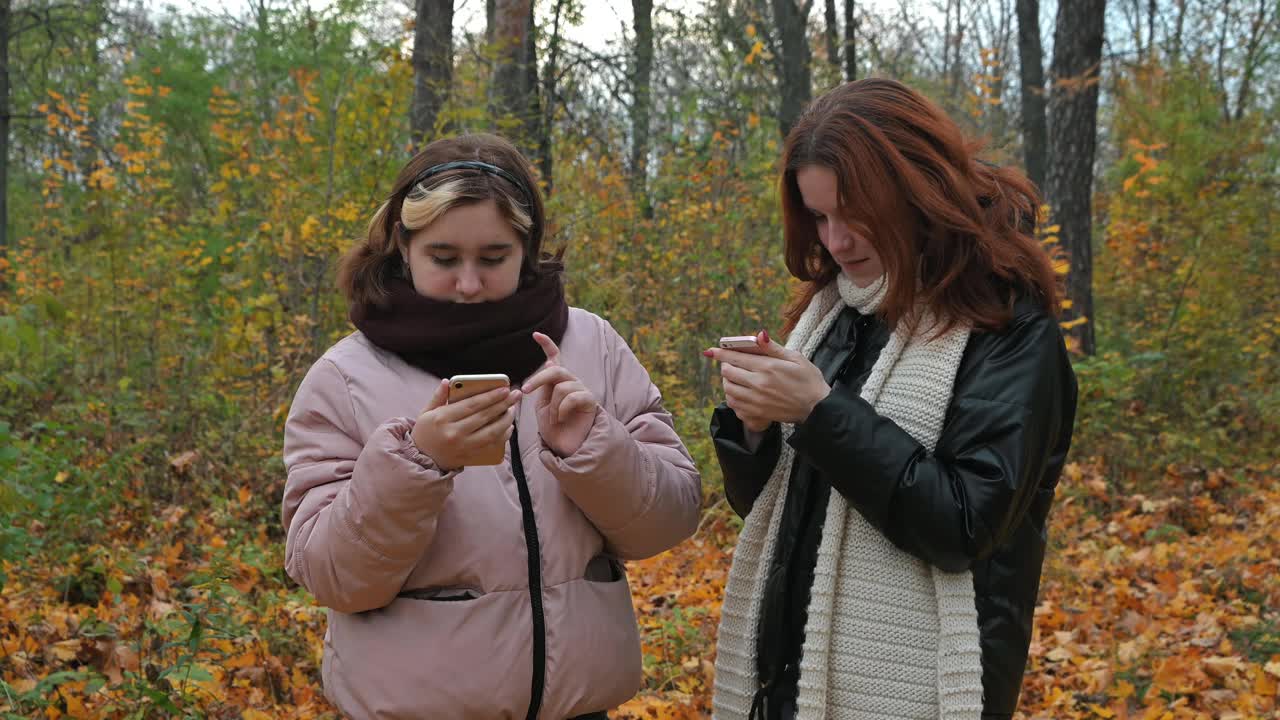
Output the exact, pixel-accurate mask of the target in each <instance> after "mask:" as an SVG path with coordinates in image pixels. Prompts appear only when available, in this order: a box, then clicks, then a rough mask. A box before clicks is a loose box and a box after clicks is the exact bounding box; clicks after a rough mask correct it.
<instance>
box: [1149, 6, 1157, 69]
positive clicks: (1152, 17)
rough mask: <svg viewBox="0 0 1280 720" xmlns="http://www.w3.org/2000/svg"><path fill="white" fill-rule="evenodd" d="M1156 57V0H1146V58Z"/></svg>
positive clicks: (1151, 59) (1152, 58) (1153, 58)
mask: <svg viewBox="0 0 1280 720" xmlns="http://www.w3.org/2000/svg"><path fill="white" fill-rule="evenodd" d="M1155 59H1156V0H1147V60H1148V61H1153V60H1155Z"/></svg>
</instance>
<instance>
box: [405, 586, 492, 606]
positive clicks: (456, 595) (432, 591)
mask: <svg viewBox="0 0 1280 720" xmlns="http://www.w3.org/2000/svg"><path fill="white" fill-rule="evenodd" d="M482 595H484V593H482V592H480V591H479V590H476V589H474V588H464V587H445V588H421V589H419V590H404V591H401V592H400V594H398V595H396V597H398V598H405V599H406V600H426V601H429V602H467V601H468V600H475V599H476V598H479V597H480V596H482Z"/></svg>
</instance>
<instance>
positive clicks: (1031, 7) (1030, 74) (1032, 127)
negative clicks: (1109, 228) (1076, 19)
mask: <svg viewBox="0 0 1280 720" xmlns="http://www.w3.org/2000/svg"><path fill="white" fill-rule="evenodd" d="M1017 11H1018V68H1019V71H1020V73H1021V85H1022V157H1023V161H1024V162H1025V164H1026V168H1027V177H1029V178H1031V182H1033V183H1035V184H1036V187H1038V188H1040V189H1041V192H1043V191H1044V168H1045V151H1046V147H1047V145H1048V140H1047V135H1048V129H1047V127H1046V125H1045V122H1046V121H1045V116H1044V110H1045V97H1044V49H1043V48H1042V47H1041V45H1040V0H1017Z"/></svg>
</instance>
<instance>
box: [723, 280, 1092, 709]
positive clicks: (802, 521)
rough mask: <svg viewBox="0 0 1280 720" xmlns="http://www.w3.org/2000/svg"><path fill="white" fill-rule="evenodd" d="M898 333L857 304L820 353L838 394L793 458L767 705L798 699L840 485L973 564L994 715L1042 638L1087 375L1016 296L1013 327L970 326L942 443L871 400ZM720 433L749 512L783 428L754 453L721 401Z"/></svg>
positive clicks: (912, 537)
mask: <svg viewBox="0 0 1280 720" xmlns="http://www.w3.org/2000/svg"><path fill="white" fill-rule="evenodd" d="M887 338H888V331H887V329H886V328H885V327H884V325H883V323H880V322H879V321H878V320H877V319H876V318H874V317H863V316H860V315H858V313H857V311H856V310H853V309H846V310H845V311H844V313H843V314H842V316H841V317H840V319H839V320H838V321H837V323H836V324H835V325H833V327H832V330H831V331H829V332H828V335H827V337H826V338H824V340H823V343H822V344H821V345H820V346H819V349H818V350H817V351H816V352H815V354H814V357H813V358H812V359H813V361H814V363H815V365H817V366H818V367H819V368H820V369H821V370H823V374H824V376H826V378H827V382H828V384H831V386H832V392H831V393H830V395H828V396H827V398H826V399H824V400H823V401H822V402H820V403H818V405H817V406H816V407H815V408H814V410H813V413H812V414H811V415H810V416H809V417H808V419H806V420H805V421H804V422H803V423H801V424H799V425H798V426H797V427H796V432H795V433H794V434H793V435H792V436H791V438H790V440H789V442H790V444H791V445H792V446H793V447H794V448H795V450H796V462H795V464H794V466H793V469H792V476H791V482H790V483H789V485H788V489H787V497H786V500H785V505H784V509H783V518H782V520H781V522H782V526H781V530H780V533H779V538H778V543H777V548H776V551H775V557H774V558H771V565H770V569H769V575H768V578H767V580H766V590H765V593H766V597H765V599H764V605H763V608H762V612H761V624H760V627H759V629H758V632H759V637H758V638H757V655H758V657H759V667H758V668H757V669H758V671H759V672H760V677H761V679H762V683H768V682H772V683H773V686H774V687H773V688H771V689H770V690H769V691H767V692H768V693H769V695H770V698H769V700H770V701H769V702H768V703H766V707H768V708H769V709H770V710H772V709H773V708H776V707H778V704H779V703H778V702H777V701H778V700H779V699H784V704H785V698H789V697H794V692H795V676H796V674H797V672H798V671H797V670H796V669H795V668H796V666H797V665H798V661H799V651H800V644H801V643H802V641H803V627H804V621H805V616H806V615H805V608H806V607H807V605H808V599H809V589H810V586H811V585H812V583H813V566H814V562H815V561H816V557H817V545H818V541H819V540H820V539H821V535H822V520H823V516H824V512H825V507H826V499H827V498H828V497H829V494H830V491H831V489H832V488H834V489H835V490H836V491H838V492H839V493H840V494H842V495H843V496H844V497H845V498H846V499H847V500H848V501H849V504H850V505H851V506H852V507H853V508H855V509H857V510H858V512H860V513H862V515H863V517H865V518H866V519H867V520H868V521H869V522H870V523H871V524H872V525H873V526H875V527H876V528H878V529H879V530H880V531H881V532H883V533H884V534H885V536H886V537H888V538H889V540H890V541H892V542H893V543H894V544H895V545H897V546H898V547H899V548H901V549H903V550H905V551H906V552H909V553H911V554H912V555H914V556H916V557H918V558H920V559H921V560H924V561H925V562H928V563H930V564H932V565H935V566H937V567H939V568H941V569H943V570H945V571H950V572H959V571H962V570H967V569H971V570H972V571H973V579H974V590H975V595H976V599H977V605H978V618H979V623H980V626H981V627H980V632H981V642H982V670H983V672H982V682H983V695H984V715H983V717H984V718H1005V717H1009V716H1010V715H1011V714H1012V713H1013V711H1014V709H1015V707H1016V706H1017V702H1018V694H1019V691H1020V689H1021V685H1022V674H1023V670H1024V668H1025V665H1026V658H1027V650H1028V648H1029V646H1030V643H1031V623H1032V617H1033V614H1034V611H1035V605H1036V593H1037V591H1038V590H1039V584H1040V570H1041V565H1042V563H1043V560H1044V553H1045V544H1046V523H1047V518H1048V514H1049V507H1050V505H1051V504H1052V502H1053V496H1054V490H1055V488H1056V486H1057V482H1058V476H1059V474H1060V473H1061V471H1062V466H1063V463H1064V462H1065V459H1066V455H1067V450H1068V448H1069V446H1070V443H1071V431H1072V424H1073V422H1074V419H1075V410H1076V380H1075V374H1074V373H1073V372H1072V369H1071V363H1070V360H1069V358H1068V356H1067V351H1066V348H1065V347H1064V345H1063V340H1062V335H1061V332H1060V331H1059V329H1058V325H1057V322H1056V321H1055V320H1054V319H1053V318H1052V317H1051V316H1049V315H1048V314H1046V313H1045V312H1043V311H1042V310H1041V309H1039V308H1038V307H1037V306H1036V305H1035V304H1034V303H1031V302H1029V301H1025V300H1024V301H1021V302H1019V303H1018V304H1017V305H1016V306H1015V308H1014V320H1013V322H1012V323H1011V324H1010V325H1009V326H1008V327H1007V328H1006V329H1005V330H1004V331H1003V332H999V333H987V332H975V333H974V334H973V335H972V336H971V337H970V339H969V343H968V345H967V347H966V349H965V353H964V357H963V359H962V360H961V363H960V367H959V370H958V371H957V374H956V381H955V387H954V393H953V398H952V401H951V406H950V407H949V408H948V410H947V419H946V423H945V424H944V426H943V429H942V434H941V436H940V437H939V439H938V444H937V447H936V449H935V451H934V452H932V453H930V452H928V451H927V450H926V449H925V448H924V447H923V446H922V445H920V443H918V442H916V441H915V439H913V438H912V437H911V436H910V435H908V434H907V433H906V432H905V431H904V430H902V429H901V428H899V427H898V426H897V425H896V424H894V423H893V422H892V421H891V420H888V419H887V418H884V417H881V416H880V415H878V414H877V413H876V412H875V410H874V409H873V408H872V407H871V406H870V405H869V404H868V403H867V402H866V401H864V400H862V399H861V397H859V392H860V391H861V389H862V385H863V383H864V382H865V380H866V377H867V375H869V374H870V371H871V368H872V366H873V365H874V364H875V359H876V358H877V357H878V356H879V353H880V350H881V348H883V347H884V344H885V342H886V341H887ZM711 429H712V435H713V437H714V439H715V445H716V452H717V455H718V457H719V460H720V466H721V469H722V470H723V472H724V484H725V495H726V496H727V498H728V500H729V503H730V505H731V506H733V508H734V510H735V511H737V512H738V514H739V515H742V516H744V517H745V516H746V514H747V513H748V512H750V510H751V507H752V505H753V503H754V502H755V499H756V496H757V495H759V493H760V490H761V489H762V488H763V487H764V483H765V482H766V481H767V480H768V478H769V475H770V474H771V473H772V471H773V468H774V465H776V464H777V459H778V453H779V450H780V442H781V440H780V435H781V433H780V431H779V428H778V426H777V424H775V425H774V426H773V427H771V428H770V429H769V431H768V432H767V433H766V434H765V438H764V440H763V442H762V443H761V444H760V445H759V447H757V448H756V450H755V452H751V451H749V450H748V449H747V447H746V444H745V442H744V437H743V428H742V424H741V422H740V421H739V420H738V418H737V416H736V415H734V413H733V411H732V410H730V409H729V408H727V407H725V406H723V405H722V406H721V407H720V408H718V409H717V410H716V411H715V413H714V416H713V418H712V422H711ZM770 706H771V707H770ZM766 715H767V716H772V715H774V713H773V712H772V711H769V712H767V713H766Z"/></svg>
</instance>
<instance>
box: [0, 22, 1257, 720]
mask: <svg viewBox="0 0 1280 720" xmlns="http://www.w3.org/2000/svg"><path fill="white" fill-rule="evenodd" d="M867 77H880V78H892V79H895V80H899V81H901V82H903V83H905V84H907V85H909V86H910V87H912V88H915V89H916V90H919V91H920V92H922V93H923V94H924V95H926V96H927V97H929V98H930V99H932V100H933V101H934V102H936V103H937V104H939V105H940V106H941V107H942V108H943V109H944V110H945V111H946V112H947V113H948V114H949V115H950V116H951V117H952V118H954V119H956V120H957V121H958V122H959V124H960V125H961V126H962V128H963V129H964V131H965V132H966V133H968V135H969V136H970V137H972V138H974V139H976V140H979V141H981V142H982V144H983V146H982V150H981V151H980V153H979V156H980V157H981V159H982V160H984V161H986V162H989V163H992V164H995V165H999V166H1010V167H1016V168H1019V169H1020V170H1022V171H1023V172H1025V173H1026V174H1027V176H1028V177H1029V178H1030V179H1031V180H1032V181H1033V182H1034V183H1035V185H1036V186H1037V187H1038V188H1039V189H1040V192H1041V193H1042V194H1043V198H1042V202H1043V204H1042V205H1041V207H1040V213H1039V218H1038V222H1037V223H1036V228H1035V234H1036V238H1037V239H1038V240H1039V242H1040V243H1042V245H1043V247H1044V248H1045V249H1046V250H1047V251H1048V253H1049V255H1050V257H1051V258H1052V260H1053V266H1054V272H1055V273H1056V274H1057V276H1058V281H1059V282H1060V284H1061V287H1062V290H1063V300H1062V302H1061V315H1060V317H1059V318H1058V322H1059V325H1060V328H1061V331H1062V334H1063V335H1064V336H1065V338H1066V343H1067V347H1068V348H1069V351H1070V355H1071V365H1072V366H1073V368H1074V372H1075V375H1076V378H1077V380H1078V383H1079V410H1078V412H1077V413H1076V416H1075V423H1074V437H1073V439H1072V442H1071V449H1070V454H1069V456H1068V458H1067V462H1066V465H1065V467H1064V469H1063V471H1062V474H1061V478H1060V481H1059V482H1058V485H1057V489H1056V493H1055V495H1054V498H1053V505H1052V509H1051V512H1050V514H1049V528H1048V533H1047V535H1048V540H1047V542H1048V546H1047V554H1046V559H1045V562H1044V569H1043V574H1042V576H1041V581H1040V585H1039V593H1038V596H1037V599H1036V604H1035V611H1034V631H1033V635H1032V638H1031V645H1030V654H1029V658H1028V660H1027V663H1026V672H1025V675H1024V676H1023V680H1022V690H1021V698H1020V700H1019V703H1018V711H1017V713H1016V714H1015V715H1014V717H1016V718H1025V719H1032V718H1035V719H1055V720H1057V719H1067V718H1133V719H1138V718H1142V719H1144V720H1174V719H1183V718H1186V719H1192V718H1196V719H1201V718H1204V719H1208V718H1223V719H1227V718H1236V719H1240V720H1245V719H1252V718H1275V717H1280V453H1278V452H1277V448H1280V80H1278V79H1277V78H1280V4H1277V3H1276V2H1275V1H1274V0H1146V1H1145V2H1140V1H1139V0H1110V1H1109V2H1108V0H1058V2H1052V1H1051V0H1046V1H1045V2H1040V0H900V1H898V2H894V1H891V0H840V1H839V2H837V1H836V0H825V2H815V1H814V0H769V1H766V0H670V1H667V0H657V1H656V2H655V1H654V0H631V1H630V2H629V3H628V2H625V1H624V0H599V1H598V2H597V0H536V1H535V0H487V2H484V3H481V2H479V0H457V1H456V2H455V0H417V2H416V5H415V3H412V2H406V1H405V0H310V2H308V1H307V0H241V2H237V3H231V4H226V3H213V2H208V3H186V4H179V5H178V6H176V7H175V6H166V5H163V4H162V3H159V2H146V1H144V0H137V1H136V2H126V1H124V0H82V1H80V2H71V1H67V0H0V188H2V190H0V717H3V718H47V719H49V720H54V719H56V718H63V717H67V718H130V719H143V718H178V717H183V718H187V717H190V718H205V717H207V718H227V719H231V718H244V719H245V720H266V719H268V718H338V717H341V715H340V714H339V712H338V711H337V709H336V708H335V707H334V706H333V705H332V704H331V703H330V702H329V701H328V700H326V697H325V694H324V693H325V691H324V687H323V685H322V681H321V661H322V653H323V652H324V640H323V639H324V637H325V631H326V612H327V611H326V609H325V608H324V607H322V606H321V605H320V604H318V603H317V601H316V598H315V597H314V596H313V595H312V594H311V593H310V592H308V590H307V589H306V588H304V587H302V586H301V585H300V584H299V583H298V582H297V581H296V580H295V579H294V578H293V577H291V576H290V575H289V574H287V573H286V570H285V542H286V529H287V528H286V527H285V526H284V525H283V524H282V522H281V502H282V494H283V493H284V488H285V479H286V467H285V463H284V460H283V458H282V442H283V437H284V431H285V423H286V419H287V418H288V416H289V412H290V406H291V403H292V401H293V399H294V395H295V393H296V392H297V391H298V388H299V384H300V383H301V381H302V379H303V377H304V376H305V375H306V374H307V372H308V370H309V368H311V367H312V364H313V363H315V362H316V360H317V359H318V358H319V357H320V356H321V355H322V354H323V353H324V352H325V350H326V348H329V347H330V346H331V345H333V344H334V343H335V342H337V341H339V340H340V339H342V338H343V337H344V336H346V335H348V334H349V333H351V332H352V330H353V327H352V324H351V321H350V320H349V318H348V312H347V304H346V300H345V299H344V297H343V295H342V293H341V292H340V291H339V289H338V285H337V283H336V281H335V275H336V272H337V270H336V269H337V265H338V259H339V258H340V257H341V256H342V255H343V253H344V252H346V251H347V250H348V248H350V247H351V246H352V244H353V242H355V241H356V239H358V238H362V237H364V236H365V234H366V233H367V232H368V228H369V225H370V220H371V218H372V217H373V214H374V212H375V211H376V210H377V209H378V207H379V205H380V204H381V203H382V202H384V201H385V200H386V199H387V194H388V192H389V190H390V188H391V183H392V181H393V180H394V179H395V176H396V174H397V172H399V170H400V168H401V167H402V166H404V164H405V163H406V161H408V160H409V158H410V157H412V156H413V154H414V152H415V149H417V148H420V147H422V146H423V145H424V144H425V143H427V142H430V141H432V140H434V139H437V138H442V137H449V136H454V135H459V134H462V133H468V132H496V133H500V134H502V135H503V136H505V137H508V138H510V139H511V140H512V141H513V142H514V143H515V144H516V145H517V146H518V147H519V148H520V150H521V151H522V152H523V153H524V154H525V155H526V156H527V157H528V158H529V159H530V161H531V162H532V164H533V167H534V170H535V173H536V181H537V183H538V185H539V186H540V188H541V191H542V193H543V196H544V197H545V201H546V230H545V241H544V245H545V247H544V249H547V250H550V251H553V252H556V251H563V258H564V262H565V265H566V272H565V275H564V277H565V282H566V293H567V296H568V300H569V302H570V304H572V305H573V306H575V307H580V308H585V309H587V310H590V311H591V312H593V313H596V314H598V315H599V316H601V317H602V318H604V319H606V320H607V321H608V322H609V323H610V324H611V325H612V326H613V327H614V328H615V329H616V330H617V332H618V334H619V335H620V336H621V338H623V339H624V340H625V341H626V343H627V344H629V345H630V347H631V348H632V349H633V350H634V352H635V354H636V356H637V357H638V358H639V360H640V361H641V363H642V364H643V365H644V367H645V368H646V369H647V370H648V373H649V375H650V377H651V379H652V381H653V383H654V384H655V385H656V386H657V387H658V388H659V389H660V390H661V393H662V399H663V404H664V406H665V408H666V410H667V411H669V412H670V413H671V415H672V417H673V418H674V422H675V426H676V430H677V431H678V433H679V435H680V437H681V439H683V441H684V443H685V445H686V446H687V448H688V451H689V453H690V455H691V456H692V458H693V460H694V462H695V463H696V466H697V468H698V470H699V471H700V472H701V475H702V496H703V497H702V506H701V515H700V520H699V521H698V523H697V529H696V532H695V533H694V535H693V537H692V538H691V539H689V540H686V541H685V542H683V543H681V544H679V545H677V546H675V547H674V548H673V549H671V550H668V551H666V552H662V553H660V554H658V555H656V556H654V557H651V558H649V559H645V560H634V561H628V562H627V563H626V566H625V569H626V576H627V579H628V581H629V583H630V590H631V599H632V604H633V606H634V609H635V615H636V619H637V621H638V623H639V630H640V639H641V646H642V655H643V661H642V662H643V686H642V689H641V690H640V692H639V694H637V695H636V696H635V697H634V698H633V699H631V700H630V701H629V702H627V703H626V704H625V705H623V706H622V707H620V708H617V709H616V710H615V709H612V708H611V709H610V716H611V717H614V718H646V719H654V720H662V719H676V718H709V717H711V702H712V686H713V682H714V680H715V669H716V668H715V661H716V640H717V638H716V635H717V627H718V625H719V622H720V617H721V603H722V598H723V595H724V590H725V583H726V579H727V577H728V574H729V569H730V565H731V562H732V558H733V551H734V547H735V543H736V541H737V538H738V535H739V533H740V532H741V530H742V528H743V521H742V520H741V519H740V518H739V517H738V515H737V514H736V513H735V512H734V510H733V509H731V508H730V506H729V503H728V501H727V499H726V493H725V490H724V483H723V480H722V475H721V467H720V465H719V464H718V463H717V459H716V451H715V448H714V446H713V442H712V439H711V436H710V435H709V433H708V422H709V419H710V417H711V413H712V409H713V408H714V407H715V406H716V405H717V404H718V403H719V402H721V400H722V399H723V393H722V389H721V378H720V376H719V369H718V367H717V365H716V364H715V363H712V362H709V361H708V360H707V359H706V358H704V357H703V356H702V354H701V351H702V350H703V349H705V348H707V347H708V346H709V343H712V342H714V341H715V340H716V338H718V337H720V336H722V335H736V334H741V333H742V332H752V331H755V330H757V329H760V328H767V329H769V330H771V331H774V332H780V331H781V327H782V325H783V318H782V310H783V307H784V305H785V303H786V302H787V300H788V298H789V297H790V296H791V294H792V292H793V290H794V287H795V281H794V280H793V279H792V278H791V277H790V275H789V273H788V270H787V267H786V265H785V263H784V257H783V250H782V242H783V233H782V228H783V217H782V210H781V208H780V204H779V190H778V177H779V171H780V168H779V156H780V152H781V148H782V143H783V140H784V138H785V137H786V134H787V132H788V130H789V129H790V128H791V127H792V125H793V124H794V123H795V122H796V120H797V118H798V117H799V116H800V114H801V112H802V111H803V110H804V108H805V107H806V105H807V104H808V103H809V102H810V101H811V99H813V98H815V97H817V96H818V95H820V94H822V93H824V92H825V91H827V90H829V89H831V88H834V87H836V86H838V85H840V84H841V83H844V82H846V81H850V80H856V79H859V78H867ZM426 400H427V397H426V396H425V395H424V397H423V398H422V403H425V402H426ZM526 462H527V461H526ZM422 651H423V652H424V653H427V652H430V648H423V649H422ZM513 682H520V683H526V682H527V680H525V679H519V680H518V681H516V680H513ZM424 713H425V714H424V715H422V717H452V715H450V714H449V713H448V712H447V710H446V709H436V710H435V711H430V710H426V711H424ZM557 720H558V719H557Z"/></svg>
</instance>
